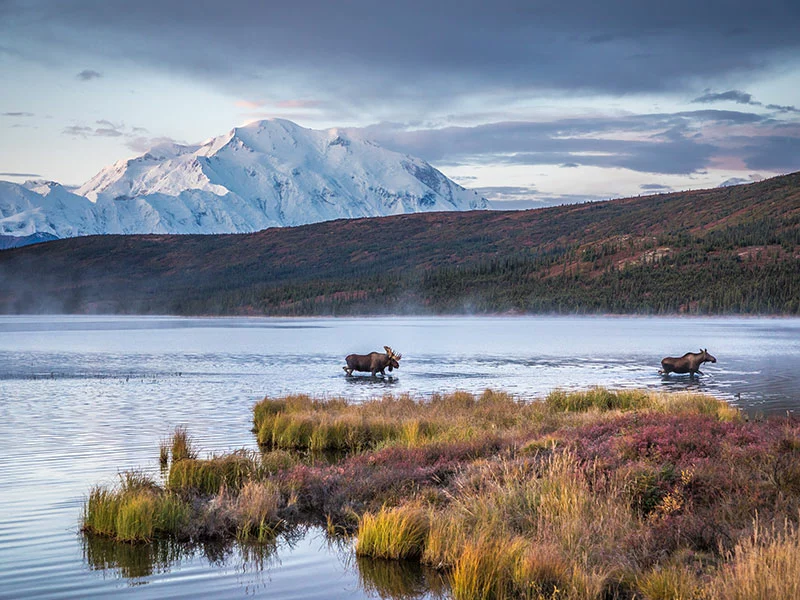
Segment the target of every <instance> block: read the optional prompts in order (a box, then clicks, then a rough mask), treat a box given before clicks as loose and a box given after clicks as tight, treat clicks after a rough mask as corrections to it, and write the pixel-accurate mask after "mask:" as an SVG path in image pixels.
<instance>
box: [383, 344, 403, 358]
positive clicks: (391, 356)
mask: <svg viewBox="0 0 800 600" xmlns="http://www.w3.org/2000/svg"><path fill="white" fill-rule="evenodd" d="M383 349H384V350H386V354H388V355H389V358H393V359H395V360H400V359H401V358H403V355H402V354H400V353H399V352H398V353H397V354H395V352H394V350H392V349H391V348H390V347H389V346H384V347H383Z"/></svg>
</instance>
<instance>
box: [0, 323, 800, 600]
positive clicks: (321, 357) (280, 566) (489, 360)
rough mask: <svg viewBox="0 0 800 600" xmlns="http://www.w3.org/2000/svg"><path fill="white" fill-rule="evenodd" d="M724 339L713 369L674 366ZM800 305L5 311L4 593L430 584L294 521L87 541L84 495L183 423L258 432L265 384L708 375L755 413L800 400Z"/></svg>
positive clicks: (514, 389)
mask: <svg viewBox="0 0 800 600" xmlns="http://www.w3.org/2000/svg"><path fill="white" fill-rule="evenodd" d="M384 345H389V346H391V347H393V348H394V349H395V350H396V351H397V352H401V353H402V354H403V358H402V360H401V363H400V369H399V370H397V371H395V372H394V373H393V375H394V377H391V378H386V379H380V378H378V379H376V380H373V379H372V378H370V377H369V376H368V375H367V376H364V377H353V378H347V377H345V375H344V372H343V371H342V366H343V365H344V356H345V355H347V354H349V353H351V352H360V353H366V352H369V351H371V350H381V349H382V347H383V346H384ZM701 347H703V348H708V350H709V352H710V353H711V354H713V355H714V356H716V358H717V360H718V362H717V363H716V364H706V365H705V366H704V367H703V368H702V370H703V372H704V373H705V375H703V376H701V377H698V378H696V379H690V378H689V377H688V376H680V375H672V376H670V377H661V376H659V375H658V373H657V370H658V368H659V362H660V360H661V358H662V357H664V356H668V355H669V356H679V355H682V354H683V353H684V352H687V351H697V350H699V349H700V348H701ZM799 365H800V319H762V318H636V317H474V318H455V317H454V318H433V317H432V318H364V319H256V318H174V317H105V316H102V317H91V316H82V317H72V316H36V317H33V316H22V317H0V453H2V456H3V459H4V460H3V461H2V463H0V597H3V598H6V597H8V598H23V597H24V598H33V597H47V598H56V597H82V598H88V597H93V596H94V597H104V596H109V595H111V594H115V595H116V594H122V595H127V596H136V597H137V598H165V597H197V596H198V595H205V596H209V597H217V598H227V597H230V598H238V597H249V596H253V595H260V596H266V597H272V598H389V597H393V596H394V597H404V598H411V597H419V598H423V597H429V596H435V595H436V594H437V591H440V590H441V589H442V587H441V586H442V582H441V581H440V580H439V578H438V576H437V574H436V573H433V572H429V571H425V570H420V569H415V568H412V567H410V566H409V565H403V564H393V563H389V564H387V563H383V562H380V561H377V562H376V561H362V560H358V561H357V560H356V559H355V557H354V556H353V553H352V548H351V546H350V545H349V544H348V543H347V542H338V543H334V542H331V541H329V540H328V539H327V538H326V537H325V535H324V534H323V533H322V532H321V531H318V530H314V529H309V530H306V531H300V532H293V534H292V535H290V536H283V537H281V538H279V539H278V541H277V542H276V544H275V545H274V546H269V547H264V548H260V549H254V548H241V547H238V546H236V545H231V546H227V547H211V546H191V547H190V546H186V545H175V544H168V543H162V544H157V545H151V546H146V547H133V546H127V545H120V544H111V543H108V542H105V543H104V542H103V541H102V540H87V539H85V538H84V536H82V535H81V534H80V532H79V521H80V517H81V510H82V507H83V502H84V499H85V497H86V495H87V494H88V492H89V490H90V488H91V487H92V486H93V485H95V484H98V483H100V484H103V483H113V482H114V481H115V479H116V477H117V474H118V473H119V472H120V471H123V470H126V469H136V468H143V469H145V470H149V471H151V472H153V473H157V472H158V467H157V463H158V448H159V443H160V442H161V441H162V440H163V439H166V438H167V437H168V436H169V435H170V433H171V432H172V431H173V429H174V428H175V426H177V425H183V426H185V427H186V428H187V429H188V430H189V433H190V434H191V436H192V437H193V438H194V440H195V441H196V445H197V446H199V448H200V449H201V455H202V454H204V453H210V452H218V451H227V450H232V449H235V448H241V447H247V448H255V440H254V438H253V435H252V434H251V433H250V427H251V412H250V409H251V407H252V405H253V404H254V403H255V401H257V400H260V399H261V398H263V397H264V396H265V395H270V396H278V395H283V394H287V393H308V394H312V395H315V396H319V397H335V396H345V397H347V398H350V399H353V400H355V401H363V400H366V399H369V398H373V397H376V396H377V397H380V396H382V395H384V394H405V393H409V394H412V395H414V396H419V397H425V396H430V395H431V394H433V393H436V392H447V391H453V390H467V391H471V392H481V391H483V390H484V389H486V388H494V389H499V390H505V391H508V392H510V393H512V394H514V395H516V396H518V397H520V398H524V399H534V398H541V397H543V396H544V395H545V394H547V393H548V392H549V391H551V390H553V389H555V388H562V389H578V388H587V387H590V386H595V385H602V386H607V387H613V388H644V389H651V390H663V391H682V390H687V389H688V390H692V391H697V392H704V393H709V394H712V395H714V396H717V397H719V398H722V399H725V400H727V401H729V402H730V403H731V404H733V405H735V406H738V407H740V408H742V409H744V410H746V411H747V412H748V413H750V414H752V415H758V414H765V415H768V414H784V413H786V412H787V411H788V412H792V413H795V412H798V411H800V369H798V366H799Z"/></svg>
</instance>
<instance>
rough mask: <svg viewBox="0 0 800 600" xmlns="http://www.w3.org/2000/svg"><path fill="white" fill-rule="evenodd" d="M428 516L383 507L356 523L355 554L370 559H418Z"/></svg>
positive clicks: (417, 510) (416, 510)
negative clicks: (369, 557) (356, 541)
mask: <svg viewBox="0 0 800 600" xmlns="http://www.w3.org/2000/svg"><path fill="white" fill-rule="evenodd" d="M428 529H429V523H428V515H427V513H426V512H425V510H424V509H422V508H420V507H417V506H413V505H412V506H402V507H399V508H387V507H383V508H381V510H380V511H379V512H378V513H377V514H372V513H365V514H364V515H363V516H362V517H361V518H360V519H359V521H358V543H357V544H356V554H357V555H359V556H371V557H373V558H391V559H409V558H416V559H418V558H420V557H421V556H422V553H423V551H424V549H425V537H426V535H427V533H428Z"/></svg>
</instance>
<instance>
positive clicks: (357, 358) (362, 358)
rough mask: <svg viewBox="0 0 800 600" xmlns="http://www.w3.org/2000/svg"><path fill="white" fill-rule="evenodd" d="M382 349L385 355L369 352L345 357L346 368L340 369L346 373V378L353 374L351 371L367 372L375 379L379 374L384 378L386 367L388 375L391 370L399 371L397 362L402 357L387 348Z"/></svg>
mask: <svg viewBox="0 0 800 600" xmlns="http://www.w3.org/2000/svg"><path fill="white" fill-rule="evenodd" d="M383 349H384V350H386V353H385V354H383V353H381V352H370V353H369V354H349V355H347V357H346V358H345V359H344V360H345V361H346V362H347V366H346V367H342V368H343V369H344V372H345V373H347V376H348V377H349V376H350V375H352V374H353V371H369V372H371V373H372V376H373V377H375V373H380V374H381V375H383V376H384V377H385V376H386V373H385V372H384V369H385V368H387V367H388V368H389V372H390V373H391V372H392V369H399V368H400V363H399V362H398V361H399V360H400V359H401V358H402V356H403V355H402V354H399V353H396V352H395V351H394V350H392V349H391V348H390V347H389V346H384V347H383Z"/></svg>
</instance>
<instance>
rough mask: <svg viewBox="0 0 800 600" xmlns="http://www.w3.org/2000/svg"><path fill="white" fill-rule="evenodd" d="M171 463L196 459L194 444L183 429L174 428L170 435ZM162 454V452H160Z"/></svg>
mask: <svg viewBox="0 0 800 600" xmlns="http://www.w3.org/2000/svg"><path fill="white" fill-rule="evenodd" d="M171 450H172V462H177V461H179V460H184V459H186V458H191V459H194V458H197V451H196V450H195V449H194V442H193V441H192V438H190V437H189V434H188V433H187V431H186V428H185V427H180V426H179V427H176V428H175V432H174V433H173V434H172V447H171ZM162 454H163V451H162Z"/></svg>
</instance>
